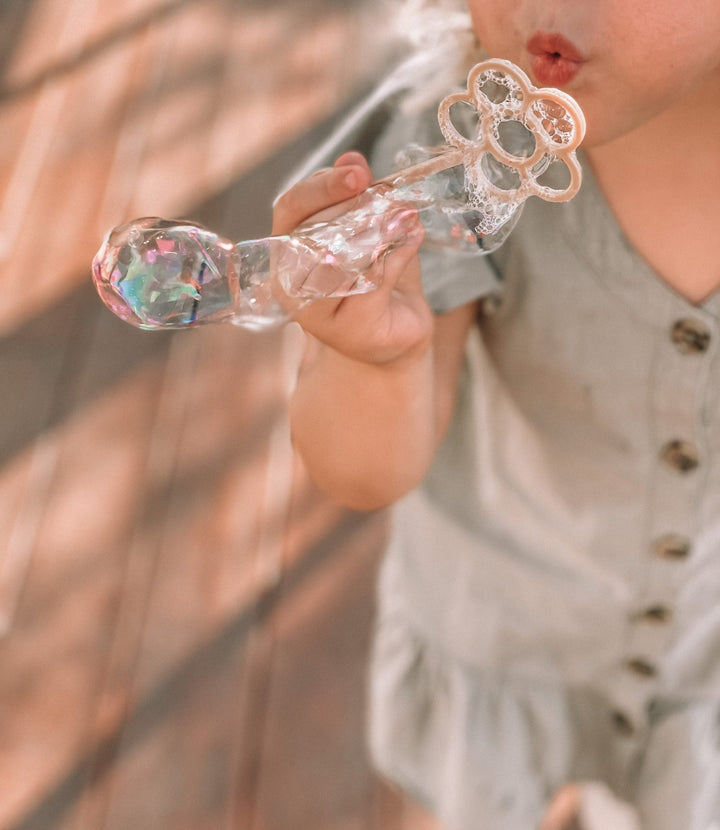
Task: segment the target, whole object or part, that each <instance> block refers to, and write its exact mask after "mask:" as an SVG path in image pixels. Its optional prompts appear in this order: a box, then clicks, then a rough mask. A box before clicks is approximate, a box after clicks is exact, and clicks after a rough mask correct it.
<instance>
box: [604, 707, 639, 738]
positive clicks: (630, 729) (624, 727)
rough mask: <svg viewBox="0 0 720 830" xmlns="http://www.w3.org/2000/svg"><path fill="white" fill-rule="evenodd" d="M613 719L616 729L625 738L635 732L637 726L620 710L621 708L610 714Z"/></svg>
mask: <svg viewBox="0 0 720 830" xmlns="http://www.w3.org/2000/svg"><path fill="white" fill-rule="evenodd" d="M610 717H611V719H612V724H613V726H614V727H615V731H616V732H617V733H618V734H620V735H622V736H623V737H625V738H630V737H631V736H632V735H634V734H635V727H634V725H633V722H632V721H631V720H630V718H629V717H628V716H627V715H626V714H625V713H624V712H620V711H619V710H617V711H615V712H613V713H612V715H611V716H610Z"/></svg>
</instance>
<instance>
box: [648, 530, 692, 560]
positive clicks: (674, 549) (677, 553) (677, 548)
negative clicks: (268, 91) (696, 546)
mask: <svg viewBox="0 0 720 830" xmlns="http://www.w3.org/2000/svg"><path fill="white" fill-rule="evenodd" d="M653 550H654V552H655V554H656V556H659V557H661V558H662V559H676V560H681V559H687V558H688V556H690V551H691V550H692V545H691V543H690V540H689V539H687V538H685V536H679V535H678V534H677V533H666V534H665V535H664V536H661V537H660V538H659V539H656V540H655V542H654V543H653Z"/></svg>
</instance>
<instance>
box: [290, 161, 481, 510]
mask: <svg viewBox="0 0 720 830" xmlns="http://www.w3.org/2000/svg"><path fill="white" fill-rule="evenodd" d="M348 177H350V178H349V179H348ZM371 179H372V176H371V173H370V169H369V168H368V166H367V163H366V162H365V160H364V159H363V158H362V156H360V155H358V154H356V153H352V154H345V155H344V156H342V157H341V158H340V159H339V160H338V162H336V165H335V167H334V168H333V169H332V170H328V171H323V172H321V173H318V174H316V175H315V176H312V177H311V178H310V179H307V180H306V181H304V182H301V183H300V184H298V185H296V186H295V187H294V188H292V190H291V191H290V192H289V193H288V194H286V195H285V196H283V197H282V198H281V199H280V200H279V201H278V203H277V206H276V211H275V222H274V227H273V231H274V233H286V232H288V231H289V230H291V229H292V228H293V227H295V226H296V225H297V224H298V223H300V222H302V221H303V220H305V219H306V218H308V216H310V215H312V214H314V213H317V212H319V211H320V210H323V209H324V208H326V207H328V206H329V205H332V204H335V203H339V202H341V201H344V200H345V199H348V198H350V197H352V196H355V195H357V194H358V193H360V192H362V190H364V189H365V188H366V187H367V186H368V185H369V184H370V182H371ZM421 240H422V229H421V226H420V225H419V222H418V230H417V233H416V234H411V238H410V241H409V242H408V244H407V245H405V246H403V247H402V248H399V249H397V250H396V251H393V252H392V253H391V254H389V255H388V256H387V257H386V261H385V269H384V279H383V282H382V285H381V286H380V287H379V288H378V289H377V290H375V291H373V292H371V293H369V294H364V295H360V296H355V297H348V298H344V299H341V300H321V301H316V302H314V303H312V304H311V305H310V306H309V307H308V308H306V309H304V310H303V311H302V312H300V313H299V314H297V315H296V319H297V320H298V322H299V323H300V324H301V325H302V326H303V328H304V329H305V331H306V332H307V333H308V334H309V337H308V343H307V348H306V353H305V356H304V359H303V365H302V367H301V370H300V374H299V378H298V383H297V388H296V391H295V394H294V396H293V400H292V403H291V426H292V434H293V440H294V443H295V445H296V447H297V448H298V450H299V452H300V454H301V455H302V457H303V459H304V461H305V463H306V465H307V467H308V470H309V472H310V474H311V475H312V476H313V478H314V479H315V481H316V482H317V483H318V484H319V486H321V487H322V488H323V489H324V490H325V491H326V492H328V493H329V494H330V495H331V496H332V497H333V498H335V499H336V500H337V501H340V502H342V503H344V504H346V505H348V506H350V507H353V508H356V509H373V508H377V507H382V506H385V505H387V504H390V503H392V502H393V501H395V500H397V499H398V498H399V497H400V496H402V495H404V494H405V493H406V492H407V491H409V490H410V489H412V487H414V486H415V485H416V484H417V483H419V481H420V480H421V479H422V478H423V476H424V475H425V473H426V472H427V469H428V467H429V465H430V463H431V461H432V458H433V455H434V453H435V449H436V447H437V444H438V442H439V440H440V438H441V436H442V434H443V432H444V430H445V428H446V426H447V424H448V422H449V419H450V416H451V413H452V408H453V403H454V395H455V387H456V385H457V379H458V375H459V371H460V366H461V361H462V353H463V347H464V343H465V338H466V336H467V332H468V330H469V328H470V326H471V324H472V321H473V319H474V317H475V310H474V308H473V307H472V306H465V307H462V308H460V309H458V310H456V311H453V312H451V313H450V314H447V315H443V316H442V317H438V318H434V317H433V314H432V312H431V310H430V308H429V306H428V304H427V302H426V301H425V298H424V296H423V293H422V287H421V284H420V265H419V262H418V258H417V248H418V246H419V244H420V242H421Z"/></svg>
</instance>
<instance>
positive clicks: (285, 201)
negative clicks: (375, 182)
mask: <svg viewBox="0 0 720 830" xmlns="http://www.w3.org/2000/svg"><path fill="white" fill-rule="evenodd" d="M346 160H347V161H346ZM371 182H372V173H371V172H370V168H369V166H368V164H367V162H366V161H365V159H364V158H363V157H362V156H361V155H360V154H359V153H345V154H344V155H343V156H341V157H340V158H339V159H338V161H337V162H336V164H335V166H334V167H332V168H330V169H329V170H319V171H318V172H317V173H315V174H314V175H313V176H310V178H308V179H305V180H304V181H302V182H298V184H296V185H295V186H294V187H291V188H290V190H288V191H287V192H286V193H283V195H282V196H280V198H279V199H278V200H277V202H276V203H275V212H274V215H273V228H272V232H273V234H283V233H289V232H290V231H292V230H293V229H294V228H295V227H297V226H298V225H299V224H300V223H301V222H304V221H305V220H306V219H308V218H309V217H311V216H313V215H314V214H316V213H320V211H323V210H325V209H326V208H328V207H331V206H332V205H336V204H338V203H340V202H344V201H345V200H346V199H352V198H353V197H354V196H357V195H358V194H360V193H362V191H363V190H365V189H366V188H367V187H368V186H369V185H370V183H371Z"/></svg>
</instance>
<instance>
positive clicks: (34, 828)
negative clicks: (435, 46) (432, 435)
mask: <svg viewBox="0 0 720 830" xmlns="http://www.w3.org/2000/svg"><path fill="white" fill-rule="evenodd" d="M386 30H387V21H385V20H383V9H382V7H380V6H379V5H377V4H376V2H374V0H365V1H363V0H345V1H342V0H123V2H112V0H3V2H2V3H0V119H1V120H0V124H1V126H0V285H1V286H2V297H3V303H2V305H0V380H1V382H2V385H1V390H2V391H1V393H0V394H1V398H0V455H1V459H0V462H1V463H0V827H1V828H2V830H41V828H42V830H49V829H50V828H52V830H121V828H122V830H128V828H132V830H145V828H153V830H165V829H167V830H204V828H207V830H210V828H212V830H226V828H227V830H229V829H230V828H248V830H294V828H298V829H299V828H303V830H308V829H309V828H312V829H313V830H324V828H327V829H328V830H330V828H332V829H333V830H335V829H336V828H337V829H338V830H339V829H340V828H342V830H351V829H352V830H355V828H357V830H360V828H368V829H369V828H380V827H382V828H390V829H391V830H397V828H409V827H411V826H412V828H413V830H418V828H420V827H421V826H422V822H423V818H422V817H421V816H419V814H417V813H416V812H415V810H414V808H413V807H411V806H410V805H409V804H408V803H406V802H404V801H402V799H400V798H399V796H397V795H396V794H394V793H393V792H392V791H390V790H389V789H388V788H387V787H386V786H385V785H383V784H382V783H381V782H380V781H378V780H377V779H376V777H375V776H374V775H373V774H372V772H371V770H370V769H369V766H368V763H367V760H366V758H365V752H364V745H363V735H362V731H363V718H364V711H363V707H364V678H365V660H366V656H367V649H368V644H369V634H370V627H371V621H372V613H373V580H374V573H375V568H376V565H377V560H378V555H379V552H380V549H381V545H382V539H383V534H384V520H383V517H382V516H379V515H378V516H364V515H359V514H352V513H348V512H345V511H341V510H338V509H337V508H335V507H333V506H332V505H331V504H329V503H328V502H327V501H326V500H325V499H323V498H322V497H321V496H320V495H319V494H318V493H317V492H316V491H315V490H314V489H313V488H312V486H311V485H310V484H309V483H308V481H307V479H306V477H305V475H304V472H303V470H302V466H301V465H300V464H299V463H298V460H297V459H296V458H295V457H294V456H293V452H292V448H291V446H290V443H289V440H288V433H287V423H286V407H285V403H286V396H287V392H288V387H289V384H290V383H291V382H292V376H293V372H294V370H295V367H296V365H297V359H298V354H299V349H300V348H301V343H302V341H301V335H300V333H299V332H298V331H297V330H296V329H295V328H294V327H293V326H290V327H287V328H285V329H283V330H281V331H275V332H271V333H265V334H254V333H248V332H246V331H243V330H238V329H234V328H232V327H231V326H219V327H210V328H206V329H197V330H193V331H188V332H179V333H169V332H163V333H157V332H151V333H150V332H139V331H137V330H134V329H132V328H130V327H129V326H126V325H125V324H123V323H121V322H119V321H118V320H117V319H115V318H114V317H113V316H112V315H111V314H110V313H109V312H108V311H106V310H105V308H104V307H103V306H102V305H101V304H100V301H99V300H98V299H97V297H96V295H95V293H94V290H93V288H92V286H91V283H90V277H89V269H90V262H91V259H92V256H93V254H94V253H95V251H96V249H97V248H98V246H99V244H100V241H101V239H102V237H103V235H104V233H105V232H106V231H107V230H108V229H109V228H110V227H111V226H114V225H117V224H120V223H122V222H124V221H127V220H128V219H131V218H135V217H137V216H144V215H159V216H164V217H167V218H172V217H188V218H193V219H195V220H197V221H199V222H202V223H204V224H206V225H208V226H209V227H211V228H212V229H213V230H216V231H218V232H221V233H223V234H226V235H228V236H229V237H231V238H233V239H236V240H239V239H246V238H252V237H254V236H259V235H265V234H266V233H268V231H269V227H270V206H271V201H272V198H273V196H274V195H275V194H276V192H277V189H278V187H279V185H280V182H281V181H282V180H283V178H284V177H285V176H286V175H287V173H288V172H289V171H290V170H291V169H292V168H293V167H294V165H295V164H297V163H298V161H299V160H300V159H302V157H303V156H304V155H305V154H306V153H307V152H309V150H310V149H311V148H312V147H313V146H315V145H316V144H317V142H318V140H319V139H320V137H321V136H323V135H325V134H326V133H327V132H328V129H329V127H330V125H331V124H332V123H334V122H336V121H337V120H338V119H340V118H342V116H343V113H344V112H346V111H347V109H348V108H349V107H350V106H351V105H352V102H353V101H354V100H356V99H357V98H358V97H359V96H360V95H361V94H362V93H363V92H364V91H366V90H367V89H368V88H369V87H370V86H371V84H372V82H373V80H374V79H375V78H376V77H377V76H378V75H379V74H380V72H381V70H382V68H383V66H384V65H385V64H386V62H387V60H388V59H389V56H388V54H387V52H388V50H387V49H386V48H385V46H386V45H384V44H383V43H382V42H380V41H379V39H378V32H382V31H386ZM368 44H374V46H373V47H369V46H368Z"/></svg>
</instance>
